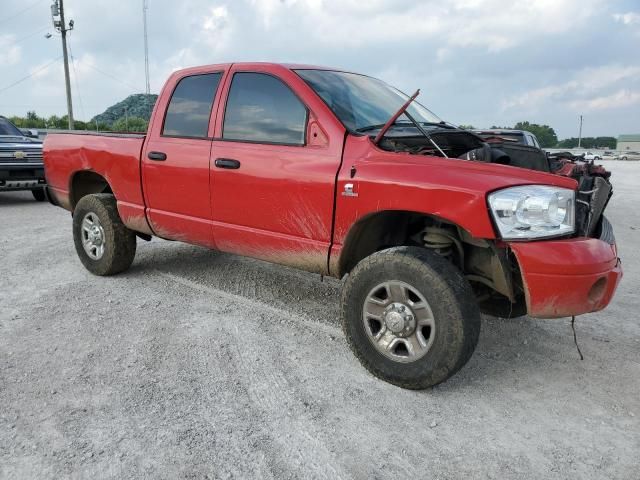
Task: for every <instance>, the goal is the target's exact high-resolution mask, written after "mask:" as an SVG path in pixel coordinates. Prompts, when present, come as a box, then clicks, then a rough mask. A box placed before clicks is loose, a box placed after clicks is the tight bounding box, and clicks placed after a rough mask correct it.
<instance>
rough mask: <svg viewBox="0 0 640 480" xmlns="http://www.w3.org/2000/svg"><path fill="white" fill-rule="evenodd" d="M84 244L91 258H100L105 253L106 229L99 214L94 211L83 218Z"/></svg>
mask: <svg viewBox="0 0 640 480" xmlns="http://www.w3.org/2000/svg"><path fill="white" fill-rule="evenodd" d="M81 229H82V232H81V233H82V246H83V248H84V251H85V252H87V255H89V258H91V259H93V260H100V259H101V258H102V255H104V242H105V236H104V229H103V228H102V224H101V223H100V219H99V218H98V215H96V214H95V213H93V212H89V213H87V214H86V215H85V216H84V218H83V219H82V225H81Z"/></svg>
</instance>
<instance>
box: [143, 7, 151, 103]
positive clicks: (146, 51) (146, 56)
mask: <svg viewBox="0 0 640 480" xmlns="http://www.w3.org/2000/svg"><path fill="white" fill-rule="evenodd" d="M142 21H143V22H144V75H145V80H146V84H145V85H146V90H145V91H146V93H147V95H149V94H150V93H151V86H150V85H149V42H148V41H147V0H142Z"/></svg>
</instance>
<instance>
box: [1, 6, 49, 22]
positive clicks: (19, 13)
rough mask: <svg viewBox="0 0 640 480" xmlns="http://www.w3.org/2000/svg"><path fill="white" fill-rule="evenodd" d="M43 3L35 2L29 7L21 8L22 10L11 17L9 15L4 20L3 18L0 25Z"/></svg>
mask: <svg viewBox="0 0 640 480" xmlns="http://www.w3.org/2000/svg"><path fill="white" fill-rule="evenodd" d="M42 2H44V0H37V1H35V2H33V3H32V4H31V5H29V6H27V7H25V8H23V9H22V10H20V11H19V12H16V13H14V14H13V15H9V16H8V17H6V18H3V19H2V20H0V25H2V24H4V23H7V22H8V21H9V20H13V19H14V18H16V17H19V16H20V15H22V14H23V13H24V12H26V11H28V10H31V9H32V8H33V7H35V6H36V5H38V4H39V3H42Z"/></svg>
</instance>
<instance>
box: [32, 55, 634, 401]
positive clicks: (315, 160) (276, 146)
mask: <svg viewBox="0 0 640 480" xmlns="http://www.w3.org/2000/svg"><path fill="white" fill-rule="evenodd" d="M416 95H417V92H416ZM416 95H414V96H413V97H408V96H406V95H404V94H402V93H401V92H399V91H398V90H396V89H395V88H392V87H390V86H389V85H387V84H385V83H384V82H382V81H380V80H377V79H374V78H371V77H368V76H365V75H359V74H355V73H350V72H344V71H338V70H332V69H327V68H320V67H312V66H303V65H279V64H270V63H234V64H224V65H209V66H204V67H197V68H189V69H185V70H181V71H177V72H175V73H173V74H172V75H171V77H170V78H169V80H168V81H167V83H166V85H165V86H164V88H163V90H162V92H161V94H160V96H159V98H158V101H157V103H156V106H155V108H154V111H153V114H152V116H151V121H150V124H149V130H148V133H147V134H146V135H131V134H107V133H105V134H75V133H64V134H49V135H48V136H47V138H46V140H45V144H44V162H45V171H46V177H47V183H48V185H49V188H48V192H49V196H50V198H51V200H52V202H53V203H54V204H57V205H59V206H62V207H64V208H66V209H67V210H70V211H71V212H72V213H73V235H74V241H75V247H76V250H77V253H78V255H79V257H80V260H81V261H82V263H83V264H84V266H85V267H86V268H87V269H88V270H89V271H91V272H93V273H95V274H97V275H111V274H115V273H118V272H121V271H123V270H125V269H127V268H128V267H129V266H130V265H131V263H132V261H133V259H134V255H135V251H136V237H139V238H142V239H145V240H150V239H151V237H152V236H157V237H160V238H164V239H169V240H179V241H183V242H188V243H192V244H197V245H202V246H205V247H208V248H212V249H216V250H221V251H225V252H232V253H235V254H240V255H246V256H250V257H255V258H259V259H263V260H267V261H270V262H275V263H279V264H283V265H289V266H293V267H297V268H300V269H303V270H307V271H309V272H315V273H319V274H321V275H331V276H334V277H337V278H342V279H344V285H343V293H342V322H343V327H344V332H345V335H346V338H347V340H348V343H349V344H350V346H351V348H352V349H353V351H354V353H355V355H356V356H357V357H358V358H359V359H360V361H361V362H362V364H363V365H364V366H365V367H366V368H367V369H368V370H370V371H371V372H372V373H373V374H374V375H376V376H378V377H380V378H382V379H384V380H386V381H388V382H391V383H393V384H396V385H399V386H402V387H405V388H414V389H418V388H426V387H429V386H432V385H435V384H437V383H439V382H442V381H444V380H446V379H447V378H449V377H450V376H451V375H453V374H454V373H455V372H456V371H457V370H459V369H460V368H461V367H462V366H463V365H464V364H465V363H466V362H467V360H468V359H469V358H470V356H471V354H472V353H473V350H474V348H475V346H476V343H477V341H478V336H479V330H480V312H486V313H491V314H494V315H498V316H503V317H513V316H518V315H524V314H529V315H530V316H532V317H565V316H572V315H579V314H583V313H587V312H594V311H597V310H600V309H602V308H604V307H605V306H606V305H607V304H608V303H609V302H610V300H611V298H612V296H613V294H614V291H615V289H616V287H617V285H618V282H619V280H620V278H621V276H622V271H621V267H620V261H619V259H618V255H617V250H616V245H615V240H614V237H613V232H612V228H611V225H610V224H609V222H608V221H607V219H606V218H605V217H604V216H603V215H602V212H603V210H604V208H605V206H606V203H607V201H608V199H609V197H610V195H611V193H612V189H611V184H610V183H609V180H608V174H606V175H605V174H603V172H602V171H601V170H597V169H592V168H590V167H589V165H587V166H586V167H585V166H583V167H582V168H573V166H571V168H569V169H567V168H565V167H566V165H564V164H563V170H562V172H565V174H554V173H552V172H553V166H552V165H551V163H552V162H551V160H550V159H549V158H547V157H546V155H544V153H542V152H541V151H540V150H539V149H537V148H535V147H531V146H524V145H507V144H505V140H504V139H498V140H497V141H496V140H495V139H493V140H492V139H491V138H483V137H480V136H478V135H477V134H475V133H473V132H470V131H466V130H462V129H459V128H457V127H455V126H454V125H452V124H449V123H446V122H444V121H442V120H441V119H440V118H438V117H437V116H436V115H434V114H433V113H431V112H430V111H429V110H428V109H426V108H425V107H423V106H422V105H421V104H419V103H417V102H416V101H415V96H416ZM496 142H497V143H496ZM565 163H566V162H565ZM567 172H568V173H567Z"/></svg>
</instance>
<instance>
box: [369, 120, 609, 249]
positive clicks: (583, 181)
mask: <svg viewBox="0 0 640 480" xmlns="http://www.w3.org/2000/svg"><path fill="white" fill-rule="evenodd" d="M427 133H428V135H423V134H422V133H421V132H419V131H418V129H417V128H415V127H412V126H408V125H407V126H404V125H403V126H398V127H397V128H394V129H393V130H390V131H388V132H387V134H386V136H384V137H383V138H382V139H381V140H380V142H379V143H378V146H379V147H380V148H382V149H383V150H387V151H391V152H401V153H408V154H411V155H430V156H437V157H444V156H446V157H448V158H455V159H460V160H467V161H474V162H485V163H498V164H501V165H510V166H513V167H519V168H526V169H529V170H536V171H540V172H547V173H553V174H556V175H561V176H565V177H570V178H573V179H575V180H576V181H577V182H578V188H577V193H576V234H577V235H579V236H589V237H593V236H598V232H599V231H600V230H601V229H602V223H603V221H606V219H604V216H603V212H604V210H605V208H606V206H607V204H608V202H609V199H610V198H611V195H612V194H613V187H612V185H611V182H610V180H609V178H610V176H611V173H610V172H608V171H607V170H606V169H605V168H604V167H602V166H601V165H595V164H594V162H593V161H586V160H584V158H582V157H575V156H574V155H572V154H571V153H570V152H561V153H555V154H549V155H548V154H547V153H545V152H544V151H542V150H541V149H540V148H537V147H534V146H530V145H523V144H520V143H518V142H517V141H514V140H512V139H509V138H505V137H501V136H499V135H491V134H490V135H482V136H480V135H477V134H475V133H473V132H469V131H467V130H462V129H458V128H453V127H450V126H447V127H446V128H445V127H443V128H433V129H430V130H429V131H428V132H427Z"/></svg>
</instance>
